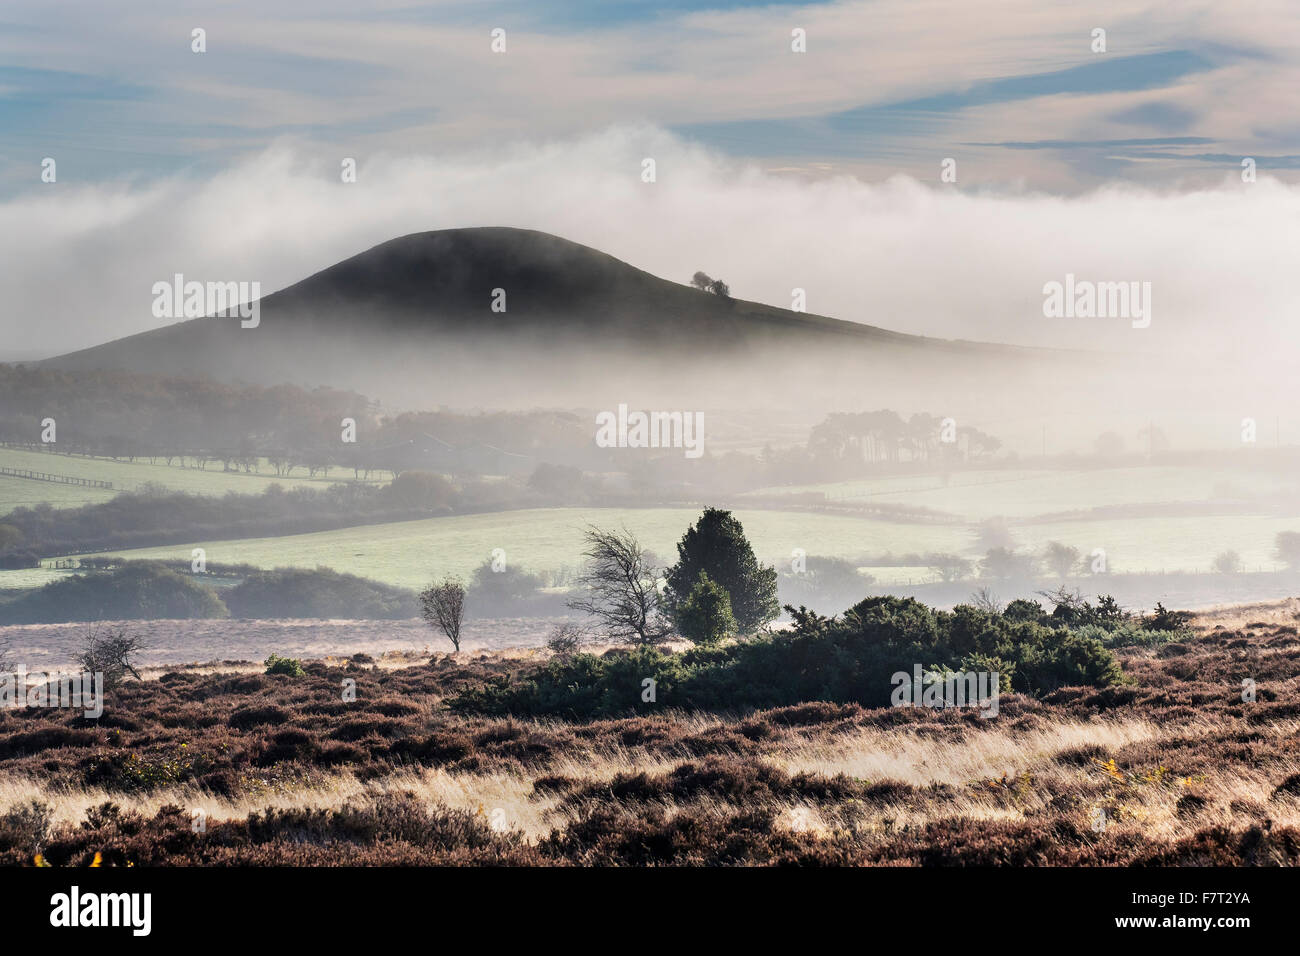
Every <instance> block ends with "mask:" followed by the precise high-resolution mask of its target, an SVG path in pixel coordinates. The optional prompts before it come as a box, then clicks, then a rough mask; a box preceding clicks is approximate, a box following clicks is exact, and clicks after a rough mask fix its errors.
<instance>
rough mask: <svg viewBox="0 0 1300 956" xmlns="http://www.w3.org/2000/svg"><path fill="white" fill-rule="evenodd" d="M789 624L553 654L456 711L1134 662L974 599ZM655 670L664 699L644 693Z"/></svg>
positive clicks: (866, 698)
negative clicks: (628, 648)
mask: <svg viewBox="0 0 1300 956" xmlns="http://www.w3.org/2000/svg"><path fill="white" fill-rule="evenodd" d="M789 610H790V611H791V613H792V614H793V616H794V622H795V626H794V628H793V629H792V630H790V631H787V632H781V633H776V634H772V635H767V636H763V637H761V638H758V639H755V640H752V641H748V642H744V643H739V644H734V645H730V646H726V647H703V648H696V649H693V650H690V651H687V652H686V653H684V654H672V653H668V652H665V651H661V650H658V649H654V648H638V649H637V650H636V651H635V652H632V653H625V652H620V653H610V654H606V655H604V656H603V657H596V656H593V655H590V654H580V655H577V656H575V657H574V658H572V659H571V660H568V661H560V660H556V661H551V662H549V663H548V664H546V665H545V666H542V667H540V668H537V669H535V670H533V671H532V672H530V673H527V674H525V675H524V676H523V677H521V678H520V679H516V680H511V679H510V678H508V677H501V678H497V679H495V680H494V681H492V682H490V683H488V684H487V685H485V686H482V687H479V688H475V689H471V690H466V691H463V692H462V693H461V694H459V695H457V696H456V697H454V698H452V700H451V701H450V702H449V704H450V706H451V707H452V708H453V709H454V710H458V711H462V712H477V713H487V714H496V715H504V714H514V715H518V716H543V715H552V716H562V717H566V718H571V719H592V718H596V717H604V716H615V715H620V714H625V713H628V712H634V711H647V710H650V709H652V708H663V707H681V708H686V709H694V710H713V711H720V710H738V709H749V708H771V707H785V706H790V705H794V704H798V703H802V702H806V701H828V702H832V703H844V704H850V703H855V704H861V705H863V706H867V707H883V706H887V705H888V704H889V703H890V696H891V694H892V692H893V690H894V687H895V685H894V684H893V682H892V681H891V677H892V676H893V675H894V674H895V673H898V672H900V671H901V672H904V673H911V671H912V669H913V667H914V666H915V665H917V664H921V665H922V666H924V667H925V668H926V669H928V670H940V671H941V670H945V669H947V670H955V671H994V670H996V671H997V673H998V674H999V678H1000V683H1001V686H1002V688H1003V689H1006V690H1014V691H1018V692H1020V693H1026V694H1040V693H1045V692H1048V691H1051V690H1055V689H1056V688H1059V687H1065V686H1073V685H1089V686H1095V687H1104V686H1109V685H1113V684H1118V683H1120V682H1121V681H1122V680H1123V678H1124V675H1123V672H1122V671H1121V670H1120V667H1119V664H1118V663H1117V662H1116V660H1115V657H1114V655H1113V654H1112V653H1111V651H1110V650H1109V649H1108V648H1107V647H1105V646H1104V644H1103V643H1102V641H1101V640H1099V639H1098V638H1096V637H1095V636H1090V635H1086V634H1079V633H1075V632H1072V631H1071V630H1069V629H1068V628H1065V627H1061V626H1049V625H1047V624H1044V623H1041V622H1038V621H1027V620H1018V619H1016V618H1015V617H1008V616H1007V615H1005V614H1001V615H999V614H991V613H989V612H987V611H982V610H979V609H977V608H974V607H970V606H966V605H963V606H959V607H957V608H954V609H953V610H952V611H951V612H947V611H935V610H933V609H931V608H929V607H927V606H925V605H924V604H921V603H920V602H918V601H916V600H914V599H912V598H895V597H874V598H868V599H866V600H865V601H861V602H859V603H858V604H856V605H855V606H854V607H852V608H850V609H849V610H848V611H847V612H845V614H843V615H842V616H840V617H835V618H827V617H822V616H820V615H817V614H815V613H812V612H810V611H807V610H806V609H803V608H799V609H794V608H790V609H789ZM647 679H650V680H653V681H654V686H655V691H656V694H655V698H656V699H655V701H654V702H649V701H646V700H643V697H642V694H643V689H644V687H645V684H644V682H645V681H646V680H647Z"/></svg>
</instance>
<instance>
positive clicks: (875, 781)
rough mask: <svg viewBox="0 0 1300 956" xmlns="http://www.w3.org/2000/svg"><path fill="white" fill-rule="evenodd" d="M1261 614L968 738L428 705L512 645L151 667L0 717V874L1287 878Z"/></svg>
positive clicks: (888, 725)
mask: <svg viewBox="0 0 1300 956" xmlns="http://www.w3.org/2000/svg"><path fill="white" fill-rule="evenodd" d="M1266 612H1267V608H1252V609H1251V611H1250V614H1251V617H1250V619H1249V621H1247V620H1245V619H1241V620H1237V619H1233V618H1232V617H1231V616H1230V615H1229V614H1228V612H1226V611H1220V612H1214V614H1213V615H1209V616H1203V617H1202V618H1200V619H1198V622H1197V636H1196V637H1194V638H1192V639H1189V640H1187V641H1186V642H1183V643H1175V644H1168V645H1164V646H1161V647H1156V648H1147V649H1142V648H1130V649H1125V650H1121V651H1119V652H1118V655H1119V657H1120V659H1121V662H1122V664H1123V667H1124V671H1125V673H1126V674H1127V675H1129V676H1130V678H1131V682H1130V683H1128V684H1126V685H1124V686H1120V687H1115V688H1108V689H1102V690H1099V689H1095V688H1064V689H1062V690H1059V691H1056V692H1055V693H1053V694H1051V695H1049V696H1047V697H1045V698H1043V699H1040V700H1033V699H1027V698H1023V697H1019V696H1004V698H1003V700H1002V702H1001V711H1000V714H999V716H998V718H997V719H995V720H990V721H986V720H980V719H979V718H978V717H976V716H975V715H974V714H973V713H970V712H962V713H959V712H954V711H949V712H944V711H935V710H926V709H885V710H871V709H864V708H861V707H858V706H855V705H839V704H827V703H817V702H812V703H806V704H801V705H798V706H794V707H785V708H780V709H777V710H769V711H763V712H757V713H743V714H701V713H691V714H684V713H677V712H673V711H671V710H667V709H666V710H665V711H664V713H662V714H661V715H657V716H653V717H646V716H636V717H627V718H623V719H612V720H599V721H593V722H588V723H564V722H537V721H520V720H509V719H504V720H503V719H488V718H474V717H462V716H457V715H454V714H451V713H449V712H448V711H447V710H446V709H445V708H444V707H443V706H442V701H443V700H444V699H445V698H446V697H448V696H450V695H452V694H454V693H456V692H457V691H458V690H460V689H462V688H464V687H467V686H472V685H474V684H477V683H479V682H481V681H483V680H485V679H489V678H492V677H494V676H500V675H504V674H510V673H515V672H518V671H519V670H520V669H522V668H524V667H526V666H527V660H526V659H522V658H521V657H520V656H518V655H510V654H492V655H480V656H479V657H477V658H476V659H472V660H465V661H453V660H451V659H450V658H449V657H447V656H440V657H438V658H435V659H434V660H433V661H432V662H402V663H401V666H392V665H391V663H390V664H387V665H381V666H371V665H368V664H366V665H358V664H357V663H355V662H348V661H326V662H312V663H309V664H308V665H307V673H306V676H304V677H300V678H292V677H282V676H266V675H263V674H261V673H256V672H250V669H249V668H242V667H234V666H230V667H217V668H213V667H211V666H208V667H203V668H183V669H175V670H171V671H168V672H165V673H162V674H160V675H159V676H157V677H156V679H150V680H147V681H146V682H144V683H142V684H127V685H124V686H122V687H121V688H120V689H118V690H117V691H115V692H114V693H113V695H111V696H110V699H109V702H108V706H107V708H106V710H105V713H104V716H103V718H102V719H101V720H99V721H97V722H95V721H87V720H85V719H84V718H82V717H81V716H79V715H78V714H76V713H73V712H68V711H52V710H41V709H36V708H32V709H27V710H6V711H0V862H3V863H7V864H10V865H27V864H30V863H31V862H32V852H31V851H32V848H33V847H36V846H39V847H42V848H43V852H42V855H43V857H44V859H45V860H47V861H49V862H50V863H52V864H54V865H84V864H86V863H88V862H89V861H90V860H91V859H93V857H94V855H95V853H97V852H98V853H100V854H101V856H102V859H103V862H104V865H106V866H114V865H117V866H123V865H128V864H130V865H136V866H147V865H248V864H252V865H341V864H361V865H371V864H389V865H461V864H470V865H563V864H579V865H696V864H704V865H769V864H788V865H845V864H849V865H890V866H899V865H906V866H911V865H921V866H930V865H1011V866H1019V865H1105V866H1111V865H1153V866H1154V865H1160V866H1166V865H1295V864H1300V734H1298V733H1297V731H1298V730H1300V637H1297V634H1296V628H1295V627H1294V626H1293V623H1290V622H1289V615H1288V616H1287V617H1286V618H1283V619H1278V616H1277V615H1274V616H1273V617H1274V619H1272V620H1270V619H1269V616H1268V614H1267V613H1266ZM1244 677H1251V678H1253V679H1254V680H1255V681H1256V683H1257V701H1256V702H1255V703H1253V704H1246V703H1243V702H1242V701H1241V680H1242V678H1244ZM345 678H352V679H354V680H355V681H356V694H357V696H356V700H355V701H354V702H351V703H345V702H344V701H343V700H342V699H341V697H342V693H341V689H342V682H343V680H344V679H345ZM32 800H36V801H38V802H39V803H42V804H45V805H47V806H48V808H49V819H48V820H47V818H46V815H45V814H43V813H38V812H33V811H31V809H30V808H31V804H30V801H32ZM24 807H26V808H28V809H27V810H23V808H24ZM195 810H201V811H203V813H204V814H205V815H206V823H207V825H206V832H203V833H194V832H193V830H192V826H191V824H192V813H193V811H195ZM1099 810H1100V811H1102V812H1104V815H1105V820H1106V826H1105V827H1104V828H1103V829H1101V830H1100V831H1099V830H1098V829H1096V828H1095V827H1094V825H1093V824H1094V821H1095V820H1096V819H1097V813H1098V811H1099ZM38 830H39V831H44V832H35V831H38Z"/></svg>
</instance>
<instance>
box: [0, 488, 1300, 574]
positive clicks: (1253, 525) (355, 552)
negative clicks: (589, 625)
mask: <svg viewBox="0 0 1300 956" xmlns="http://www.w3.org/2000/svg"><path fill="white" fill-rule="evenodd" d="M736 513H737V516H738V517H739V518H740V520H741V521H742V522H743V523H744V525H745V531H746V533H747V534H748V535H749V537H750V540H751V541H753V543H754V548H755V551H756V552H757V553H758V555H759V557H760V558H761V559H763V560H764V561H766V562H771V563H777V564H778V565H780V566H788V562H789V560H790V555H791V551H792V550H793V549H795V548H803V549H804V551H806V552H807V553H808V554H810V555H826V556H835V557H845V558H858V557H860V556H862V555H866V554H875V553H881V552H886V551H893V552H895V553H904V552H921V553H924V552H930V551H951V552H957V553H962V554H964V555H966V556H967V557H974V554H973V553H972V551H971V546H972V543H973V535H972V532H971V529H970V528H969V527H963V526H961V525H926V524H904V523H895V522H887V521H873V520H869V519H864V518H853V517H843V516H838V515H836V516H832V515H820V514H810V513H803V512H785V511H746V510H744V509H741V510H738V511H737V512H736ZM698 517H699V512H698V511H697V510H695V509H685V508H649V509H640V510H637V509H612V508H548V509H533V510H525V511H509V512H501V513H497V514H481V515H457V516H451V517H445V518H431V519H426V520H423V521H403V522H395V523H391V524H380V525H367V526H363V527H354V528H344V529H341V530H337V531H324V532H318V533H314V534H301V535H288V536H285V537H279V538H248V539H243V540H237V541H199V542H193V543H189V544H184V545H173V546H168V547H161V548H146V549H138V550H133V551H122V552H111V553H114V554H120V555H121V556H123V557H129V558H165V559H184V560H189V557H190V549H191V548H193V547H199V546H201V547H204V548H205V549H206V550H207V557H208V560H209V561H212V562H217V563H244V562H247V563H249V564H255V565H259V566H262V567H267V568H273V567H288V566H296V567H315V566H317V565H324V566H328V567H331V568H334V569H335V570H337V571H342V572H346V573H350V574H357V575H361V576H363V577H368V578H374V579H376V580H380V581H384V582H387V583H389V584H395V585H400V586H403V587H420V586H423V585H424V584H427V583H428V581H429V580H430V578H432V577H434V576H436V575H442V574H457V575H461V576H466V575H468V574H469V573H470V572H471V571H472V570H473V569H474V568H475V567H476V566H477V565H479V564H481V563H482V562H483V561H484V560H485V559H487V558H488V557H489V556H490V555H491V553H492V550H493V549H494V548H502V549H504V550H505V552H506V560H507V562H508V563H509V564H512V565H516V566H520V567H525V568H529V569H533V570H549V569H558V568H562V567H575V566H577V565H578V564H579V563H580V561H581V550H582V537H581V535H582V529H583V527H584V526H585V525H586V524H588V523H594V524H597V525H600V526H602V527H617V526H620V525H626V527H628V528H629V529H630V530H632V531H634V532H636V533H637V534H638V535H639V536H640V538H641V540H642V542H643V543H644V544H645V545H646V546H647V547H649V548H650V549H651V550H653V551H654V552H655V553H656V554H657V555H658V557H659V558H660V559H661V560H664V561H671V560H672V559H673V558H674V557H675V555H676V551H675V544H676V542H677V540H678V538H679V537H680V536H681V534H682V533H683V532H684V531H685V530H686V528H687V526H688V525H689V524H690V523H691V522H693V521H694V520H696V519H697V518H698ZM1295 529H1300V519H1288V518H1276V517H1268V516H1258V517H1256V516H1244V517H1243V516H1224V517H1211V518H1147V519H1124V520H1108V521H1064V522H1055V523H1051V524H1040V525H1030V526H1026V527H1022V528H1016V529H1015V532H1014V534H1015V539H1016V543H1017V545H1018V547H1020V548H1022V549H1030V550H1034V551H1037V550H1040V549H1041V548H1042V546H1043V545H1044V544H1046V542H1048V541H1063V542H1065V543H1067V544H1071V545H1073V546H1075V547H1077V548H1078V549H1079V550H1080V551H1081V552H1083V553H1084V554H1088V553H1091V552H1092V550H1093V549H1094V548H1102V549H1104V550H1105V551H1106V553H1107V561H1108V564H1109V568H1110V570H1111V571H1115V572H1140V571H1161V570H1166V571H1175V570H1184V571H1198V570H1199V571H1205V570H1208V568H1209V566H1210V562H1211V561H1212V560H1213V558H1214V556H1215V555H1216V554H1218V553H1219V552H1220V551H1223V550H1226V549H1228V548H1232V549H1234V550H1236V551H1238V552H1239V553H1240V554H1241V556H1242V559H1243V560H1244V561H1245V563H1246V565H1247V567H1248V569H1250V570H1255V569H1257V568H1259V567H1262V568H1264V569H1266V570H1271V569H1272V568H1273V567H1274V561H1273V558H1272V548H1273V537H1274V535H1276V534H1277V532H1278V531H1283V530H1295ZM869 570H870V571H871V573H872V574H874V575H875V576H876V577H877V578H878V579H880V580H881V581H882V583H903V582H906V581H907V580H908V579H913V580H918V579H919V577H920V576H921V575H923V574H924V571H925V569H918V568H869ZM0 574H2V573H0ZM918 583H919V580H918Z"/></svg>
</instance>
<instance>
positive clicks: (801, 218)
mask: <svg viewBox="0 0 1300 956" xmlns="http://www.w3.org/2000/svg"><path fill="white" fill-rule="evenodd" d="M644 156H653V157H655V159H656V160H657V162H658V182H657V183H655V184H652V185H651V184H645V183H642V182H641V181H640V178H639V171H640V160H641V158H642V157H644ZM340 158H341V157H338V156H334V155H329V156H325V155H322V154H321V153H320V152H318V151H315V150H313V149H312V148H310V147H306V146H303V145H302V144H298V145H294V144H290V143H287V142H286V143H280V144H277V145H275V146H274V147H272V148H270V149H268V150H267V151H265V152H263V153H261V154H259V155H257V156H256V157H253V158H250V159H248V160H247V161H243V162H240V163H239V164H237V165H235V166H233V167H231V168H230V169H228V170H226V171H225V172H223V173H222V174H220V175H218V176H215V177H213V178H211V179H207V180H203V181H191V180H179V179H178V180H169V181H166V182H161V183H154V184H150V185H147V186H138V187H131V186H100V187H77V186H74V185H68V184H65V183H62V182H61V183H59V184H57V185H54V186H48V187H45V189H44V190H43V191H42V193H41V194H40V198H37V199H26V198H24V199H15V200H11V201H8V202H4V203H0V256H2V257H3V260H4V262H5V264H6V267H5V269H4V270H3V272H2V273H0V299H2V300H3V301H4V302H5V309H4V311H3V319H0V323H3V324H2V325H0V335H3V340H4V342H6V343H9V349H10V350H11V351H12V350H15V349H17V350H23V351H27V350H42V351H45V352H48V353H57V352H63V351H69V350H71V349H74V348H79V347H83V346H86V345H91V344H96V343H98V342H102V341H106V340H108V339H111V338H114V337H117V336H120V335H125V334H129V333H133V332H138V331H142V330H145V329H148V328H152V327H156V326H157V324H158V322H157V320H155V319H153V318H152V316H151V314H150V303H151V301H152V296H151V292H150V289H151V286H152V284H153V283H154V282H156V281H159V280H163V279H167V278H169V277H170V276H171V275H172V274H173V273H175V272H182V273H184V274H185V275H186V276H187V277H190V278H196V279H200V280H207V279H221V280H259V281H261V282H262V287H263V290H264V291H270V290H273V289H276V288H281V287H283V286H286V285H289V284H291V283H293V282H295V281H297V280H299V279H301V278H304V277H306V276H307V275H309V274H311V273H312V272H315V271H317V270H319V269H322V268H325V267H327V266H329V265H330V264H332V263H333V262H336V261H338V260H340V259H343V258H345V257H347V256H349V255H353V254H355V253H357V252H360V251H362V250H363V249H366V248H368V247H370V246H372V245H374V244H376V243H379V242H382V241H385V240H387V239H390V238H393V237H395V236H398V235H402V234H405V233H410V232H418V231H422V230H426V229H441V228H449V227H457V226H473V225H509V226H520V227H528V228H535V229H541V230H544V231H547V232H552V233H556V234H558V235H561V236H565V237H567V238H569V239H573V240H575V241H578V242H582V243H585V244H587V245H591V246H594V247H597V248H599V249H602V250H604V251H606V252H609V253H611V254H612V255H615V256H617V257H618V258H621V259H624V260H626V261H628V262H630V263H631V264H633V265H635V266H638V267H640V268H643V269H646V270H647V271H650V272H652V273H655V274H657V275H660V276H663V277H665V278H668V279H672V280H676V281H685V280H686V279H687V278H688V277H689V276H690V275H691V274H692V273H693V272H694V271H695V270H696V269H704V270H705V271H707V272H709V273H711V274H713V275H718V276H721V277H723V278H724V279H726V280H727V281H728V282H729V283H730V284H731V287H732V290H733V292H734V294H736V295H737V296H739V297H742V298H748V299H756V300H761V301H766V302H772V303H775V304H778V305H788V303H789V301H790V290H791V289H792V288H794V287H796V286H797V287H802V288H804V289H806V290H807V293H808V308H809V310H810V311H813V312H819V313H822V314H826V315H832V316H837V317H840V318H846V319H852V320H857V321H862V322H869V323H873V324H878V325H882V326H885V327H888V328H894V329H898V330H902V331H909V332H919V333H925V334H931V335H939V336H944V337H961V338H968V339H982V340H993V341H1006V342H1016V343H1024V344H1036V345H1056V346H1072V347H1090V348H1117V349H1127V348H1133V349H1139V350H1164V349H1171V350H1181V349H1204V350H1210V351H1213V352H1215V354H1221V355H1222V354H1232V353H1240V354H1242V355H1243V356H1254V357H1259V356H1261V355H1263V356H1268V355H1275V356H1279V358H1281V357H1282V356H1281V355H1280V354H1279V346H1281V345H1283V344H1286V345H1288V346H1290V345H1293V344H1294V338H1295V336H1294V334H1293V333H1292V332H1291V318H1290V313H1291V311H1292V310H1293V308H1294V293H1293V290H1292V288H1291V283H1290V276H1291V275H1293V273H1294V259H1295V253H1296V246H1295V242H1294V235H1295V234H1294V225H1293V224H1294V223H1295V222H1296V221H1297V216H1300V187H1296V186H1288V185H1285V184H1282V183H1278V182H1275V181H1271V180H1269V179H1268V177H1267V176H1266V175H1265V176H1261V179H1260V181H1259V182H1257V183H1255V184H1253V185H1244V184H1242V183H1240V181H1239V178H1238V177H1236V176H1230V177H1227V178H1225V181H1224V182H1223V183H1222V185H1220V186H1219V187H1217V188H1214V189H1205V190H1196V191H1178V192H1174V191H1170V192H1156V191H1152V190H1149V189H1139V188H1136V187H1124V188H1121V187H1108V188H1105V189H1101V190H1097V191H1093V192H1090V193H1087V194H1084V195H1080V196H1075V197H1070V198H1061V197H1052V196H1046V195H1041V194H1034V193H1023V194H1008V193H1001V194H993V193H989V194H978V193H971V192H964V191H959V190H957V189H954V188H952V187H940V186H939V185H938V184H937V183H935V184H934V185H930V184H926V185H922V184H920V183H918V182H916V181H914V180H911V179H908V178H904V177H896V178H893V179H891V180H889V181H887V182H884V183H877V184H868V183H863V182H860V181H857V180H854V179H850V178H847V177H842V178H824V179H817V180H811V181H810V180H808V179H804V178H800V177H798V176H790V175H785V174H773V173H767V172H764V171H763V170H762V169H760V168H759V167H757V166H754V165H749V164H737V163H733V162H731V161H729V160H725V159H723V158H720V157H719V156H717V155H716V154H713V153H710V152H708V151H707V150H704V149H702V148H700V147H698V146H696V145H692V144H690V143H687V142H684V141H682V140H681V139H678V138H676V137H673V136H671V135H669V134H667V133H665V132H663V131H662V130H659V129H656V128H653V127H648V126H634V127H626V126H624V127H615V128H611V129H609V130H606V131H605V132H602V133H599V134H596V135H589V136H585V137H581V138H578V139H572V140H564V141H556V142H550V143H544V144H535V145H534V144H528V143H519V144H515V145H512V146H508V147H504V148H496V149H494V150H492V151H470V152H456V153H445V154H435V155H433V156H427V155H426V156H418V157H412V156H397V155H391V156H376V157H370V158H366V157H361V166H360V173H361V178H360V182H359V183H357V184H356V185H343V184H341V183H340V182H339V176H338V170H339V166H338V162H339V159H340ZM1067 272H1073V273H1074V274H1075V275H1076V276H1078V277H1079V278H1086V279H1094V280H1145V281H1150V282H1151V283H1152V285H1153V298H1154V321H1153V323H1152V326H1151V328H1150V329H1147V330H1144V331H1135V330H1133V329H1131V328H1129V327H1128V326H1127V324H1126V323H1124V322H1122V321H1103V320H1082V319H1079V320H1049V319H1045V318H1044V317H1043V316H1042V311H1041V306H1042V300H1043V296H1042V292H1041V289H1042V286H1043V284H1044V283H1045V282H1048V281H1052V280H1060V279H1062V278H1063V277H1064V275H1065V274H1066V273H1067Z"/></svg>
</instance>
